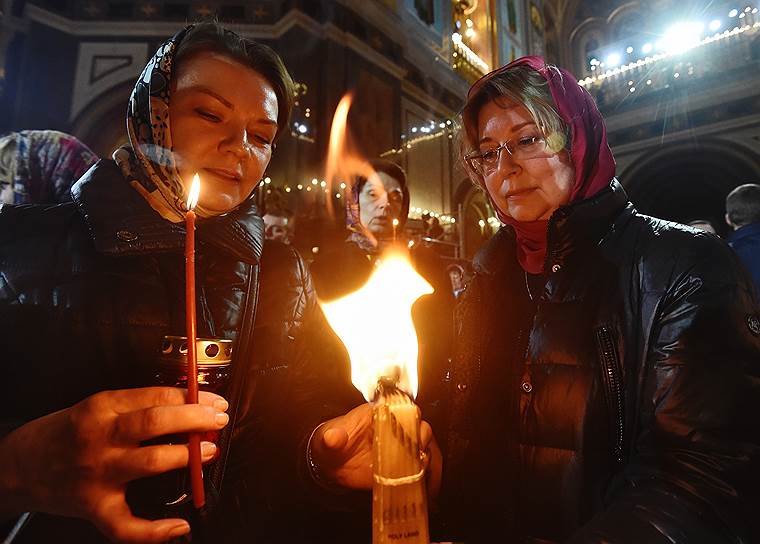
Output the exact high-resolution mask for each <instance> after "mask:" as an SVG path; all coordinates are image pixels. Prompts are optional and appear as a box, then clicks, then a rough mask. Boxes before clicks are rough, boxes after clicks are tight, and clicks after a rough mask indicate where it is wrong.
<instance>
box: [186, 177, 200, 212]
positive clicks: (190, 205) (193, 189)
mask: <svg viewBox="0 0 760 544" xmlns="http://www.w3.org/2000/svg"><path fill="white" fill-rule="evenodd" d="M200 194H201V178H200V176H198V173H197V172H196V174H195V175H194V176H193V183H192V185H190V194H189V195H188V196H187V209H188V210H192V209H194V208H195V207H196V206H197V205H198V196H199V195H200Z"/></svg>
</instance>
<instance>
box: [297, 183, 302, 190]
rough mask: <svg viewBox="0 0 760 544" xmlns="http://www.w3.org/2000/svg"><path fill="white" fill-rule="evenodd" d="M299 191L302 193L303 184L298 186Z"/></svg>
mask: <svg viewBox="0 0 760 544" xmlns="http://www.w3.org/2000/svg"><path fill="white" fill-rule="evenodd" d="M297 189H298V190H299V191H300V190H301V189H303V185H301V184H300V183H299V184H298V186H297Z"/></svg>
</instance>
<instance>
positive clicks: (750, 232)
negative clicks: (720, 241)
mask: <svg viewBox="0 0 760 544" xmlns="http://www.w3.org/2000/svg"><path fill="white" fill-rule="evenodd" d="M756 237H760V222H758V223H750V224H749V225H744V226H743V227H739V228H738V229H736V230H735V231H734V232H732V233H731V235H730V236H729V237H728V241H729V242H730V243H732V244H735V243H736V242H739V241H741V240H744V239H745V238H756Z"/></svg>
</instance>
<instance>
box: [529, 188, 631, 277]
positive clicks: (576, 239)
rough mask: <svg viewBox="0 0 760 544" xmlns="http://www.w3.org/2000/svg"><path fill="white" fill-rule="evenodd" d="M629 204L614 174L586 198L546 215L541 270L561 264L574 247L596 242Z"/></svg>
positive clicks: (575, 248)
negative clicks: (544, 247)
mask: <svg viewBox="0 0 760 544" xmlns="http://www.w3.org/2000/svg"><path fill="white" fill-rule="evenodd" d="M626 207H629V208H630V210H629V211H630V213H633V207H632V206H630V205H629V202H628V195H627V194H626V192H625V189H623V186H622V185H621V184H620V182H619V181H618V180H617V179H615V178H613V179H612V181H611V182H610V184H609V186H608V187H607V188H605V189H604V190H602V191H599V192H598V193H597V194H596V195H594V196H593V197H591V198H588V199H586V200H581V201H579V202H575V203H573V204H569V205H567V206H562V207H561V208H559V209H558V210H557V211H555V212H554V214H553V215H552V216H551V218H550V219H549V226H548V233H547V239H548V243H547V250H546V262H545V265H544V270H545V271H547V272H549V271H551V270H552V267H553V266H555V265H560V266H562V265H563V264H564V263H565V262H566V260H567V259H568V257H569V256H570V255H572V254H573V253H574V252H575V251H576V250H578V249H581V248H585V247H589V246H595V245H598V244H599V243H600V242H601V241H602V239H603V238H604V237H605V236H606V235H607V234H608V233H609V232H610V229H611V227H612V226H613V222H614V221H615V220H616V218H618V216H619V215H620V213H621V212H622V211H623V210H624V209H625V208H626Z"/></svg>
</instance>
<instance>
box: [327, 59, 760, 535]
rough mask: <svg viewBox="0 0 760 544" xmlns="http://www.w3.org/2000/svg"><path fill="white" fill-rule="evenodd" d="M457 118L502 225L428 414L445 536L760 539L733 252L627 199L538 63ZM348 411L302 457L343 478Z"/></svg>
mask: <svg viewBox="0 0 760 544" xmlns="http://www.w3.org/2000/svg"><path fill="white" fill-rule="evenodd" d="M462 121H463V123H462V124H463V135H462V136H463V137H462V155H463V159H464V162H465V164H466V166H467V168H468V171H469V173H470V176H471V178H472V180H473V181H474V182H475V183H476V184H477V185H478V186H479V187H481V188H482V189H483V190H484V191H485V192H486V194H487V195H488V198H489V199H490V201H491V203H492V204H493V206H494V208H495V209H496V211H497V214H498V216H499V218H500V220H501V222H502V223H503V224H504V227H503V228H502V229H500V230H499V232H498V233H497V234H496V235H495V236H494V237H493V238H492V239H491V240H490V241H489V243H488V244H487V245H486V246H485V247H484V248H483V249H482V250H481V251H480V253H479V254H478V256H477V257H476V259H475V262H474V268H475V275H474V277H473V279H472V280H471V281H470V282H469V284H468V285H467V287H466V289H465V291H464V293H463V294H462V295H461V296H460V299H459V301H460V302H459V305H458V308H457V312H456V320H457V323H458V324H457V326H456V328H455V329H456V331H457V335H458V341H457V353H456V356H455V357H454V358H453V360H452V366H451V368H450V369H449V370H448V374H447V377H448V379H449V383H450V390H449V393H448V398H446V399H443V400H444V401H445V402H447V403H448V406H449V410H448V413H449V420H448V422H447V423H444V424H440V423H438V424H437V423H436V422H433V434H434V435H435V437H436V438H437V442H438V444H440V446H441V449H442V451H443V456H442V460H443V462H442V465H443V468H442V471H440V472H439V467H440V464H439V463H438V462H437V461H436V456H437V449H436V448H435V443H436V442H435V441H431V442H430V444H431V453H432V456H431V457H432V459H431V475H432V476H435V477H436V478H433V480H434V481H437V476H439V474H440V473H441V472H442V489H441V493H440V495H439V497H438V507H439V510H438V511H439V512H440V516H439V518H440V521H441V528H440V529H441V531H442V533H441V535H440V536H441V537H445V538H446V539H448V540H465V541H467V542H507V541H509V542H521V543H522V542H531V543H537V542H542V543H544V542H574V543H579V542H589V543H590V542H598V543H602V542H610V543H613V542H614V543H618V542H620V543H622V542H631V543H666V542H667V543H673V542H678V543H681V542H684V543H686V542H688V543H694V542H710V543H713V542H733V543H738V542H758V541H760V540H758V538H760V533H758V532H757V531H758V528H757V527H756V526H755V527H753V526H752V520H753V519H754V518H757V512H760V509H759V508H758V493H759V491H760V479H759V478H760V423H758V422H760V418H759V417H758V414H760V320H759V319H758V304H757V299H756V297H755V295H754V291H753V288H752V286H751V283H750V282H749V280H748V277H747V276H746V273H744V272H743V270H742V269H741V267H740V266H738V264H737V261H736V259H735V257H734V256H733V255H732V253H731V251H730V250H729V248H728V247H727V246H725V245H724V244H723V243H722V242H721V241H720V240H719V239H718V238H717V237H715V236H712V235H709V234H706V233H701V232H698V231H696V230H693V229H690V228H688V227H685V226H682V225H676V224H673V223H667V222H665V221H661V220H658V219H654V218H651V217H646V216H642V215H640V214H638V213H637V212H636V210H635V209H634V208H633V206H632V205H631V204H630V202H628V198H627V196H626V194H625V191H624V190H623V188H622V186H621V185H620V183H618V181H617V180H616V179H615V177H614V175H615V162H614V160H613V158H612V153H611V152H610V148H609V146H608V144H607V138H606V132H605V127H604V121H603V120H602V117H601V115H600V113H599V111H598V109H597V107H596V105H595V104H594V101H593V99H592V98H591V96H590V95H589V94H588V93H587V92H586V91H585V90H584V89H583V88H581V87H580V86H579V85H578V83H577V82H576V80H575V78H574V77H573V76H572V75H570V74H569V73H567V72H566V71H564V70H561V69H559V68H557V67H554V66H550V65H547V64H546V63H545V62H544V61H543V59H540V58H538V57H526V58H522V59H519V60H517V61H515V62H513V63H511V64H509V65H507V66H504V67H502V68H500V69H498V70H496V71H494V72H492V73H490V74H488V75H486V76H485V77H483V78H482V79H481V80H480V81H478V82H477V83H475V85H473V87H472V89H471V90H470V92H469V94H468V96H467V101H466V103H465V106H464V109H463V112H462ZM666 181H667V180H663V182H666ZM421 387H422V388H424V387H425V384H421ZM423 415H424V414H423ZM352 418H353V419H352ZM356 419H357V418H356V411H354V412H353V413H349V414H348V415H347V416H343V417H342V418H336V419H335V420H332V421H330V422H328V423H327V424H326V425H324V426H323V427H322V428H321V429H320V431H319V432H318V433H316V438H317V440H316V441H313V442H314V443H313V444H312V450H313V451H312V453H313V454H314V456H313V458H314V459H316V463H315V466H314V467H312V469H313V470H316V471H317V472H319V471H323V474H321V476H322V477H323V478H325V479H329V480H331V481H335V482H337V483H343V484H345V485H349V486H351V485H352V486H355V487H356V486H359V484H358V483H357V479H356V478H354V479H353V480H352V479H350V478H349V477H348V476H349V475H350V476H351V477H355V475H356V471H353V472H351V471H346V470H345V467H346V466H348V465H349V464H350V463H349V461H350V460H351V459H356V456H354V457H353V458H352V457H351V456H348V455H346V453H345V452H346V451H347V448H349V447H351V445H352V444H353V445H354V447H355V444H356V443H357V440H358V437H359V436H360V433H358V432H357V431H356V430H355V429H356V428H357V426H356V425H355V423H354V421H355V420H356ZM341 455H342V456H343V457H341ZM336 459H338V460H341V459H348V461H340V462H337V463H336V461H335V460H336ZM320 463H321V464H320ZM335 467H337V468H335ZM318 475H319V474H318ZM363 483H365V484H366V482H363Z"/></svg>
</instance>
